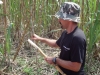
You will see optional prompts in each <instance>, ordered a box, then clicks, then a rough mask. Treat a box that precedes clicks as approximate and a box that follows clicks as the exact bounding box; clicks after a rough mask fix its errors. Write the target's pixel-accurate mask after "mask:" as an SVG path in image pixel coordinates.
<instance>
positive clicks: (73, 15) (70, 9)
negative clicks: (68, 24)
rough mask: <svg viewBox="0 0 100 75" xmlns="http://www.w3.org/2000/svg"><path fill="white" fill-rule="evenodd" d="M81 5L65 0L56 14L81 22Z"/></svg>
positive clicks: (59, 16)
mask: <svg viewBox="0 0 100 75" xmlns="http://www.w3.org/2000/svg"><path fill="white" fill-rule="evenodd" d="M80 10H81V8H80V6H79V5H78V4H76V3H74V2H64V3H63V4H62V5H61V7H60V10H59V11H58V12H57V13H56V14H55V17H57V18H58V19H59V18H61V19H64V20H69V21H73V22H77V23H79V22H80Z"/></svg>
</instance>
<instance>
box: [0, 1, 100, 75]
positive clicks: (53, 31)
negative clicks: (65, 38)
mask: <svg viewBox="0 0 100 75" xmlns="http://www.w3.org/2000/svg"><path fill="white" fill-rule="evenodd" d="M63 2H75V3H77V4H79V5H80V8H81V10H80V11H81V12H80V19H81V21H80V23H79V24H78V27H79V28H80V29H81V30H82V31H83V32H84V34H85V36H86V56H85V65H84V71H85V75H100V0H0V75H60V74H58V73H61V75H67V74H64V73H63V71H62V70H61V68H60V67H59V65H56V64H55V62H56V63H57V64H61V63H58V62H57V61H58V60H57V58H58V59H59V56H60V54H61V49H60V48H59V47H58V48H57V47H53V46H56V45H51V44H49V43H48V42H47V41H44V40H43V38H44V39H46V38H47V39H46V40H48V39H51V40H52V39H56V40H57V41H59V38H60V36H61V34H62V32H63V31H64V29H63V28H62V27H61V22H60V21H62V20H58V18H57V17H60V16H57V17H55V14H56V13H57V12H58V11H59V8H60V6H61V4H62V3H63ZM71 11H72V10H71ZM76 16H77V15H76ZM71 21H72V20H71ZM34 34H37V35H38V36H37V35H34ZM34 36H35V37H37V38H38V39H37V38H35V37H34ZM39 36H41V37H43V38H40V37H39ZM52 41H53V42H55V40H52ZM61 42H62V41H61ZM50 43H51V41H50ZM56 43H57V42H56ZM64 47H65V46H64ZM65 48H66V47H65ZM49 56H50V57H55V59H54V60H53V59H52V62H53V63H54V64H52V63H50V62H48V60H47V57H49ZM68 75H69V74H68ZM70 75H72V74H70ZM80 75H81V74H80ZM82 75H83V74H82Z"/></svg>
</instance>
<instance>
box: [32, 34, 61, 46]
mask: <svg viewBox="0 0 100 75" xmlns="http://www.w3.org/2000/svg"><path fill="white" fill-rule="evenodd" d="M32 39H33V40H36V41H41V42H44V43H46V44H48V45H49V46H51V47H59V46H58V45H57V44H56V41H57V40H54V39H47V38H42V37H40V36H38V35H36V34H34V35H33V37H32Z"/></svg>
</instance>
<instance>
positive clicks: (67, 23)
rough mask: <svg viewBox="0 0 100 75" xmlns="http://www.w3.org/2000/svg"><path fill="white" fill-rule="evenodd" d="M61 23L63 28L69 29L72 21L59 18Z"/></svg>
mask: <svg viewBox="0 0 100 75" xmlns="http://www.w3.org/2000/svg"><path fill="white" fill-rule="evenodd" d="M59 23H60V25H61V28H62V29H67V28H68V26H69V25H70V23H71V21H68V20H63V19H59Z"/></svg>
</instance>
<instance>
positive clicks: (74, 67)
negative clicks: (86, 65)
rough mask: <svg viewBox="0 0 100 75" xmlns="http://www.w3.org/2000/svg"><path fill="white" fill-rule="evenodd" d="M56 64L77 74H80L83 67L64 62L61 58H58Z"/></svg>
mask: <svg viewBox="0 0 100 75" xmlns="http://www.w3.org/2000/svg"><path fill="white" fill-rule="evenodd" d="M56 63H57V64H58V65H59V66H61V67H63V68H65V69H68V70H72V71H75V72H78V71H79V70H80V67H81V63H78V62H71V61H66V60H62V59H60V58H56Z"/></svg>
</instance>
